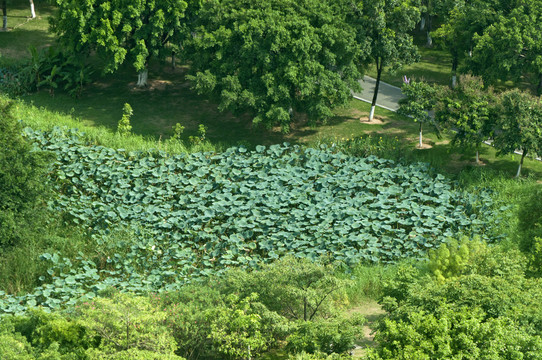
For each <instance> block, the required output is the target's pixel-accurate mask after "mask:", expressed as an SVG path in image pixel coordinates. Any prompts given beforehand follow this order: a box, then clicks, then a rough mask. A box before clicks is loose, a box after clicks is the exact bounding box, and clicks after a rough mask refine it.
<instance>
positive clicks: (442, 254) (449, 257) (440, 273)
mask: <svg viewBox="0 0 542 360" xmlns="http://www.w3.org/2000/svg"><path fill="white" fill-rule="evenodd" d="M483 247H484V244H483V243H482V242H481V241H480V240H479V239H476V240H470V239H469V238H468V237H466V236H464V237H462V238H461V240H460V241H457V240H455V239H451V240H450V241H449V243H448V244H446V243H444V244H442V245H440V246H439V248H438V249H436V250H433V251H430V252H429V269H430V270H431V272H432V273H433V275H434V276H435V277H436V278H437V280H438V281H441V282H442V281H444V280H445V279H448V278H453V277H457V276H459V275H461V274H463V273H464V271H465V268H466V267H467V265H468V264H469V262H471V259H472V258H473V257H474V256H476V254H477V253H479V252H480V251H482V250H481V249H482V248H483Z"/></svg>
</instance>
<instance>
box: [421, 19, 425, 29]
mask: <svg viewBox="0 0 542 360" xmlns="http://www.w3.org/2000/svg"><path fill="white" fill-rule="evenodd" d="M424 30H425V15H424V16H422V19H421V21H420V31H424Z"/></svg>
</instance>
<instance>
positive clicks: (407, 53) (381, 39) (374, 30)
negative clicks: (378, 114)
mask: <svg viewBox="0 0 542 360" xmlns="http://www.w3.org/2000/svg"><path fill="white" fill-rule="evenodd" d="M357 6H358V7H359V8H357V9H356V10H357V14H356V15H357V16H358V18H359V19H358V24H357V25H358V31H360V32H361V34H363V35H361V37H362V38H363V39H367V38H368V39H370V41H369V45H368V46H369V50H368V53H369V56H367V58H366V62H367V63H368V64H369V63H372V62H373V61H374V63H375V65H376V71H377V75H376V86H375V90H374V95H373V100H372V104H371V105H372V109H371V113H370V115H369V117H370V120H372V119H373V115H374V106H375V105H376V99H377V96H378V88H379V84H380V78H381V76H382V71H383V70H384V68H385V67H391V69H392V71H394V70H396V69H398V68H400V67H401V66H403V65H409V64H412V63H414V62H416V61H418V60H419V54H418V50H417V47H416V46H415V45H414V43H413V40H412V35H411V30H413V29H414V27H415V26H416V23H417V22H418V20H419V18H420V9H419V2H418V1H408V0H407V1H405V0H368V1H363V2H360V3H359V4H358V5H357ZM358 36H359V35H358Z"/></svg>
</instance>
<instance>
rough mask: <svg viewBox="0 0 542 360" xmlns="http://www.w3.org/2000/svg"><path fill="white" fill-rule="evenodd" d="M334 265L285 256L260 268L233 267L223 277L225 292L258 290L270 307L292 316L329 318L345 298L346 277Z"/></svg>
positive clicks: (302, 318)
mask: <svg viewBox="0 0 542 360" xmlns="http://www.w3.org/2000/svg"><path fill="white" fill-rule="evenodd" d="M334 272H335V269H334V267H333V266H332V265H324V264H322V263H318V262H313V261H310V260H308V259H298V258H294V257H293V256H286V257H284V258H281V259H278V260H276V261H275V262H273V263H271V264H263V265H262V266H261V267H260V269H259V270H258V271H252V272H248V271H244V270H236V269H232V270H230V271H229V272H228V273H227V274H226V275H225V276H224V277H223V279H221V280H220V284H219V287H220V289H221V291H222V292H224V293H238V294H242V296H248V295H249V294H250V293H251V292H256V293H257V294H258V295H259V299H260V302H262V303H263V304H264V305H265V306H266V307H267V308H268V309H270V310H272V311H276V312H277V313H279V314H281V315H282V316H285V317H287V318H289V319H295V320H303V321H310V320H313V319H317V318H322V317H324V318H325V317H329V316H331V315H333V311H334V310H335V309H337V307H338V306H340V305H341V304H344V302H345V301H347V299H346V295H345V288H346V287H347V285H348V281H347V280H341V279H339V278H337V276H335V274H334Z"/></svg>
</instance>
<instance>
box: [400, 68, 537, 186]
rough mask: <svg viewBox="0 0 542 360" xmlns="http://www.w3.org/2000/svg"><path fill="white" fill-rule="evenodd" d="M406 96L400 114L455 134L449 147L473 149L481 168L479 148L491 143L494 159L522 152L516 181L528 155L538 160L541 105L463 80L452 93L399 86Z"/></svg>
mask: <svg viewBox="0 0 542 360" xmlns="http://www.w3.org/2000/svg"><path fill="white" fill-rule="evenodd" d="M402 90H403V93H404V94H405V95H406V97H405V98H404V99H402V100H401V101H400V108H399V113H401V114H403V115H406V116H410V117H411V118H413V119H414V121H416V122H419V124H420V142H419V146H420V147H421V146H422V127H423V125H424V124H428V125H431V126H432V127H433V128H434V129H436V130H437V132H438V131H440V130H441V129H450V130H453V131H454V137H453V139H452V143H455V144H458V145H460V146H463V147H465V146H466V147H471V148H473V149H474V150H475V151H476V163H477V164H478V163H479V162H480V159H479V149H480V145H481V144H482V143H483V142H487V141H488V140H489V141H492V143H493V145H494V146H495V148H496V149H497V154H498V155H504V154H513V153H514V152H515V151H518V150H519V151H521V160H520V163H519V167H518V170H517V174H516V177H519V176H520V174H521V168H522V166H523V160H524V159H525V157H526V156H527V154H532V155H536V154H538V155H540V154H542V101H541V99H540V97H536V96H533V95H531V94H529V93H528V92H525V91H521V90H518V89H513V90H508V91H505V92H502V93H496V92H495V91H494V90H493V88H491V87H490V88H488V89H485V88H484V83H483V81H482V79H481V78H480V77H473V76H470V75H462V76H461V77H460V81H459V84H458V85H457V86H455V87H454V88H450V87H446V86H441V85H430V84H428V83H425V82H423V81H420V82H416V81H412V82H408V83H405V84H404V85H403V88H402Z"/></svg>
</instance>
